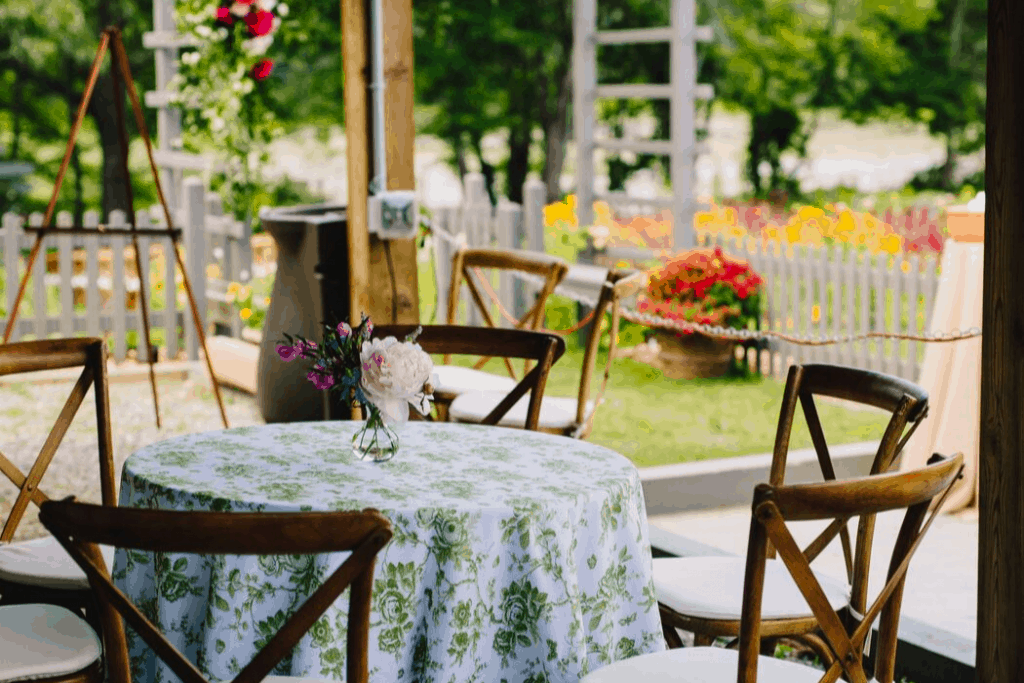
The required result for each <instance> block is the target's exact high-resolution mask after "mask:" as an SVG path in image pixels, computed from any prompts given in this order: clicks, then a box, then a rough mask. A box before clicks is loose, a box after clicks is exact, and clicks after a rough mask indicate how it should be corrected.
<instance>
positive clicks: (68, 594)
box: [0, 338, 117, 610]
mask: <svg viewBox="0 0 1024 683" xmlns="http://www.w3.org/2000/svg"><path fill="white" fill-rule="evenodd" d="M74 367H81V368H82V373H81V375H80V376H79V377H78V381H77V382H76V383H75V385H74V388H72V390H71V395H70V396H68V399H67V401H66V402H65V403H64V407H63V408H62V410H61V411H60V414H59V415H58V417H57V421H56V423H55V424H54V425H53V428H52V429H51V430H50V433H49V435H48V436H47V437H46V440H45V442H44V443H43V446H42V448H41V449H40V451H39V455H38V456H36V459H35V462H34V463H33V464H32V466H31V467H30V468H29V470H28V473H27V474H25V473H23V472H22V471H21V470H20V469H19V468H18V467H17V466H16V465H15V464H14V463H13V462H12V461H11V460H10V459H9V458H8V457H7V456H5V455H4V454H3V453H0V471H2V472H3V474H4V475H5V476H6V478H7V479H8V480H10V482H11V483H12V484H13V485H14V486H15V487H16V488H17V489H18V495H17V497H16V498H15V499H14V503H13V504H12V505H11V509H10V512H8V514H7V518H6V520H5V521H4V525H3V529H2V531H0V604H13V603H34V602H41V603H50V604H58V605H63V606H64V607H68V608H71V609H74V610H79V609H83V608H86V609H88V607H89V606H90V605H91V602H92V596H91V592H90V591H89V582H88V579H87V578H86V576H85V574H83V573H82V571H81V570H80V569H79V568H78V566H77V565H76V564H75V562H74V561H73V560H72V559H71V558H70V557H69V556H68V555H67V553H65V552H64V550H63V549H62V548H61V547H60V544H59V543H57V541H56V540H55V539H54V538H53V537H49V536H48V537H45V538H38V539H31V540H27V541H18V542H12V541H13V539H14V534H15V532H16V531H17V530H18V526H19V524H20V523H21V521H22V519H23V518H24V516H25V513H26V511H27V510H28V507H29V505H35V506H39V505H41V504H42V503H43V502H45V501H46V500H48V497H47V496H46V494H45V493H43V491H42V489H41V488H40V481H41V480H42V479H43V475H45V474H46V471H47V469H48V468H49V466H50V464H51V462H52V460H53V456H54V454H55V453H56V451H57V448H58V446H60V443H61V441H62V440H63V438H64V435H65V434H66V433H67V431H68V428H69V427H70V426H71V422H72V420H73V419H74V417H75V414H76V413H77V411H78V408H79V407H80V406H81V405H82V402H83V401H84V399H85V396H86V394H87V393H88V391H89V388H90V387H93V388H94V394H95V397H96V434H97V438H98V442H99V443H98V449H97V450H98V456H99V457H98V460H99V463H98V464H99V475H100V477H99V478H100V497H101V501H102V503H103V504H104V505H111V506H113V505H116V504H117V500H116V497H115V491H114V455H113V451H114V449H113V445H112V437H111V428H110V398H109V395H108V391H107V346H106V343H105V342H104V341H103V340H102V339H97V338H75V339H45V340H40V341H30V342H18V343H14V344H3V345H0V375H15V374H21V373H33V372H40V371H44V370H57V369H62V368H74ZM104 553H106V554H107V556H108V557H112V554H113V550H112V549H110V548H105V549H104Z"/></svg>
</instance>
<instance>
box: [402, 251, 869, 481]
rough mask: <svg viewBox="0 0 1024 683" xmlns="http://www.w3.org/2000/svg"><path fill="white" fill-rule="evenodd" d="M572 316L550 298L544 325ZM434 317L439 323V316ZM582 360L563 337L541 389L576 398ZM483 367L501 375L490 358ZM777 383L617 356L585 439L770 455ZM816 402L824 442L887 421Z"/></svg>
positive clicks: (426, 296) (426, 292) (642, 458)
mask: <svg viewBox="0 0 1024 683" xmlns="http://www.w3.org/2000/svg"><path fill="white" fill-rule="evenodd" d="M419 265H420V268H419V286H420V319H421V320H423V321H424V323H426V322H428V321H430V320H431V315H432V313H433V310H434V301H435V299H434V297H435V293H434V273H433V265H432V263H421V264H419ZM573 315H574V311H573V309H572V308H571V307H570V302H569V301H568V300H565V299H562V298H561V297H552V299H551V301H550V303H549V306H548V315H547V324H548V326H549V327H551V328H554V329H564V328H565V327H568V326H569V324H570V322H571V320H570V319H571V317H572V316H573ZM435 322H443V316H441V319H438V320H435ZM639 329H640V328H639V327H638V326H628V327H627V328H626V329H625V330H624V333H623V334H622V335H621V336H620V342H622V343H625V344H626V345H629V344H630V343H636V342H637V341H639V334H638V332H639ZM606 359H607V355H605V354H601V357H600V358H599V359H598V364H597V365H598V372H597V373H595V379H594V383H593V384H592V387H593V389H592V392H596V391H597V389H598V387H599V386H600V377H601V373H602V372H603V368H604V364H605V362H606ZM475 360H476V359H474V358H455V359H453V362H456V363H458V364H460V365H462V364H465V365H472V363H473V362H474V361H475ZM582 364H583V349H582V348H580V346H579V344H578V343H577V341H576V339H575V335H570V336H569V338H568V339H567V348H566V353H565V355H564V356H562V358H561V360H559V361H558V362H557V363H556V364H555V366H554V367H553V368H552V370H551V375H550V377H549V379H548V385H547V390H546V392H545V395H548V396H576V394H577V392H578V389H579V382H580V369H581V367H582ZM519 368H520V369H521V366H519ZM485 369H486V370H488V371H490V372H494V373H495V374H505V373H506V370H505V368H504V366H503V364H502V363H501V361H499V360H495V359H492V360H491V361H490V362H489V363H488V364H487V366H485ZM783 388H784V383H782V382H779V381H776V380H774V379H765V378H722V379H713V380H672V379H668V378H666V377H664V376H663V375H662V374H661V373H660V372H658V371H657V370H655V369H653V368H651V367H649V366H647V365H644V364H643V363H638V362H635V361H632V360H628V359H618V360H616V361H615V362H614V363H613V365H612V375H611V379H610V380H609V382H608V390H607V391H606V393H605V403H604V405H602V406H601V407H600V408H599V409H598V414H597V419H596V420H595V423H594V431H593V433H592V434H591V436H590V441H592V442H594V443H599V444H602V445H604V446H608V447H609V448H612V449H614V450H616V451H618V452H620V453H622V454H623V455H625V456H627V457H628V458H630V459H631V460H632V461H633V462H634V463H636V464H637V465H638V466H640V467H647V466H652V465H667V464H671V463H678V462H691V461H694V460H706V459H709V458H723V457H729V456H733V455H749V454H753V453H769V452H771V450H772V446H773V444H774V441H775V428H776V423H777V421H778V417H779V409H780V406H781V402H782V391H783ZM592 396H593V393H592ZM818 403H819V406H818V408H819V414H820V416H821V420H822V425H823V426H824V429H825V436H826V438H827V439H828V440H829V443H830V444H842V443H854V442H858V441H870V440H872V439H879V438H881V436H882V432H883V430H884V429H885V424H886V422H887V418H886V417H885V415H884V414H883V413H882V412H881V411H875V410H873V409H853V410H851V409H846V408H843V407H841V406H838V405H834V404H832V403H825V402H822V401H819V402H818ZM790 444H791V447H792V448H807V447H810V446H811V439H810V435H809V434H808V432H807V426H806V424H805V423H804V420H803V418H802V417H798V418H797V419H796V422H795V425H794V430H793V436H792V439H791V441H790Z"/></svg>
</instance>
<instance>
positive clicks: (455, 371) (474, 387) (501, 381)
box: [434, 365, 519, 394]
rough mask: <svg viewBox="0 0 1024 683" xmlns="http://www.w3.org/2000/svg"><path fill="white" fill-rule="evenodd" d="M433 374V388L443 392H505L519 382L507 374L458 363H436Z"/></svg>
mask: <svg viewBox="0 0 1024 683" xmlns="http://www.w3.org/2000/svg"><path fill="white" fill-rule="evenodd" d="M434 374H436V375H437V386H435V387H434V390H435V391H437V392H440V393H444V394H464V393H466V392H467V391H501V392H504V393H505V394H507V393H508V392H510V391H512V389H513V388H515V386H516V384H518V383H519V382H517V381H516V380H514V379H512V378H511V377H508V376H507V375H506V376H502V375H492V374H491V373H489V372H484V371H483V370H474V369H473V368H464V367H461V366H459V365H438V366H437V367H435V368H434Z"/></svg>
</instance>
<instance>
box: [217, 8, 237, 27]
mask: <svg viewBox="0 0 1024 683" xmlns="http://www.w3.org/2000/svg"><path fill="white" fill-rule="evenodd" d="M217 21H222V22H224V23H225V24H232V23H234V21H235V20H234V19H232V18H231V10H230V9H229V8H227V7H218V8H217Z"/></svg>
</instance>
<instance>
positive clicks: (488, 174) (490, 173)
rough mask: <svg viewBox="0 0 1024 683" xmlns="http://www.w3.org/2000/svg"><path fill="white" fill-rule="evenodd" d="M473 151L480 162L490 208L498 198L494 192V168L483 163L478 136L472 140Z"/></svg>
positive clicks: (481, 147) (482, 150) (481, 143)
mask: <svg viewBox="0 0 1024 683" xmlns="http://www.w3.org/2000/svg"><path fill="white" fill-rule="evenodd" d="M473 151H474V152H476V158H477V159H479V160H480V173H482V174H483V176H484V187H486V188H487V196H488V197H489V198H490V200H491V206H495V205H497V203H498V198H497V196H496V195H495V191H494V176H495V168H494V166H493V165H492V164H489V163H487V162H486V161H484V149H483V142H482V139H481V138H480V137H479V136H475V137H474V138H473Z"/></svg>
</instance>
